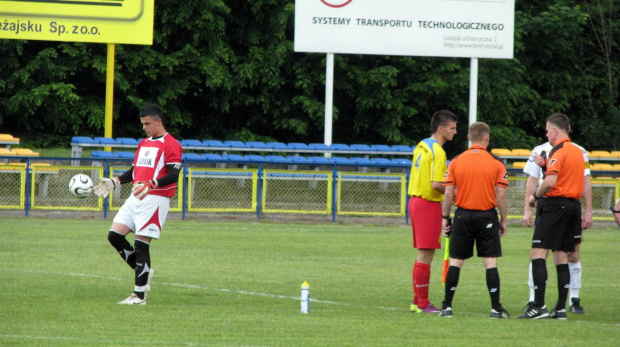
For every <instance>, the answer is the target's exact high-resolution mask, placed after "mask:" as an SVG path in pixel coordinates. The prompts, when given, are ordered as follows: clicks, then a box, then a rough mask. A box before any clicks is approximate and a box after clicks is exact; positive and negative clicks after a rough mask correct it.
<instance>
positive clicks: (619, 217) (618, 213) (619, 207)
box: [612, 199, 620, 225]
mask: <svg viewBox="0 0 620 347" xmlns="http://www.w3.org/2000/svg"><path fill="white" fill-rule="evenodd" d="M612 213H613V214H614V219H615V220H616V224H618V225H620V199H618V200H616V204H615V205H614V207H613V211H612Z"/></svg>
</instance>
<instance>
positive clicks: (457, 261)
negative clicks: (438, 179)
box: [439, 122, 510, 318]
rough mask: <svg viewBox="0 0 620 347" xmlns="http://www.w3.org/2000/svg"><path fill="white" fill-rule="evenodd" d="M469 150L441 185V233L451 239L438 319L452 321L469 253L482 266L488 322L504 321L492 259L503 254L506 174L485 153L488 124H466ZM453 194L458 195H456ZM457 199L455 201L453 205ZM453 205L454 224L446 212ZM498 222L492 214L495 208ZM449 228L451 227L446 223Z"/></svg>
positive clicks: (497, 161) (454, 162)
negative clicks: (488, 300) (440, 317)
mask: <svg viewBox="0 0 620 347" xmlns="http://www.w3.org/2000/svg"><path fill="white" fill-rule="evenodd" d="M467 138H468V139H469V141H471V146H470V147H469V149H467V150H466V151H465V152H463V153H461V154H460V155H458V156H457V157H456V158H454V159H453V160H452V161H451V162H450V165H449V166H448V171H447V172H446V176H445V178H444V181H443V185H444V186H445V187H446V190H445V193H444V194H445V195H444V199H443V205H442V213H443V228H444V234H445V235H446V236H448V235H451V236H450V239H451V241H450V267H449V268H448V274H447V275H446V287H445V299H444V302H443V303H442V307H441V311H440V312H439V315H440V316H444V317H452V299H453V298H454V293H455V291H456V287H457V285H458V283H459V276H460V272H461V267H462V266H463V263H464V262H465V259H469V258H471V257H472V256H473V255H474V244H475V245H476V252H477V254H478V257H481V258H482V263H483V264H484V267H485V268H486V282H487V288H488V290H489V294H490V296H491V318H509V317H510V315H509V314H508V312H507V311H506V310H505V309H504V308H503V307H502V304H501V303H500V300H499V298H500V281H499V272H498V271H497V258H498V257H501V256H502V245H501V242H500V236H504V235H505V234H506V218H507V211H508V202H507V199H506V189H507V188H508V172H507V171H506V166H505V165H504V163H503V162H502V161H501V160H500V159H499V158H498V157H496V156H494V155H493V154H491V153H489V152H488V151H487V146H488V145H489V126H488V125H487V124H485V123H482V122H476V123H473V124H472V125H470V126H469V134H467ZM457 190H458V194H456V191H457ZM455 196H456V201H454V199H455ZM453 201H454V203H455V205H456V206H457V209H456V212H455V213H454V224H452V223H451V218H450V208H451V207H452V202H453ZM497 207H498V208H499V213H500V215H501V219H499V218H498V216H497V210H496V209H495V208H497ZM451 224H452V225H451Z"/></svg>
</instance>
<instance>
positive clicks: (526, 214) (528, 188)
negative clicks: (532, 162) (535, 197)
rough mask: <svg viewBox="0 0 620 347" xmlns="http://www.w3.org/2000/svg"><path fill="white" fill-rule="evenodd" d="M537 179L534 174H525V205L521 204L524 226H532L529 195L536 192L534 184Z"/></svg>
mask: <svg viewBox="0 0 620 347" xmlns="http://www.w3.org/2000/svg"><path fill="white" fill-rule="evenodd" d="M537 182H538V179H537V178H536V177H534V176H529V175H528V176H527V181H526V182H525V205H523V222H524V223H525V226H528V227H532V226H534V217H533V216H532V208H531V207H530V196H532V194H534V192H536V184H537Z"/></svg>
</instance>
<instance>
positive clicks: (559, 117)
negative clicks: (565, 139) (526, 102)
mask: <svg viewBox="0 0 620 347" xmlns="http://www.w3.org/2000/svg"><path fill="white" fill-rule="evenodd" d="M547 122H549V123H551V124H553V125H555V126H556V127H557V128H558V129H561V130H564V131H565V132H566V133H567V134H568V132H569V131H570V122H569V120H568V116H567V115H565V114H562V113H554V114H552V115H551V116H549V117H547Z"/></svg>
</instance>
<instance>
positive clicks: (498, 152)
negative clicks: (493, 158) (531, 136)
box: [491, 148, 512, 157]
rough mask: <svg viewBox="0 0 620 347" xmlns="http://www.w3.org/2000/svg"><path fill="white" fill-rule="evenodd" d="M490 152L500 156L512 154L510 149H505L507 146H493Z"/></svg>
mask: <svg viewBox="0 0 620 347" xmlns="http://www.w3.org/2000/svg"><path fill="white" fill-rule="evenodd" d="M491 153H493V154H495V155H497V156H500V157H504V156H511V155H512V151H511V150H509V149H507V148H493V149H492V150H491Z"/></svg>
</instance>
